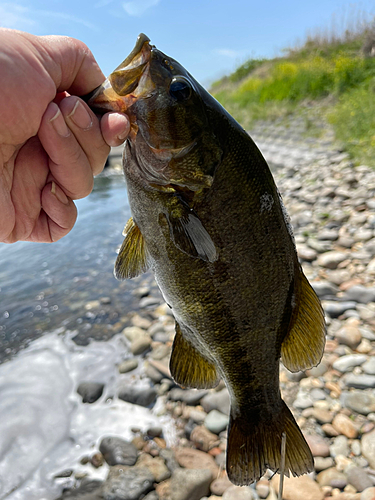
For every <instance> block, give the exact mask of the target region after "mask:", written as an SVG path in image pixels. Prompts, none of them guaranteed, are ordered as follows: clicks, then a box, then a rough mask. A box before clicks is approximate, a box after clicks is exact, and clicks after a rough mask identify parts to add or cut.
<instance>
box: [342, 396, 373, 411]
mask: <svg viewBox="0 0 375 500" xmlns="http://www.w3.org/2000/svg"><path fill="white" fill-rule="evenodd" d="M342 401H343V404H344V406H345V407H346V408H349V409H351V410H354V411H356V412H357V413H360V414H361V415H368V414H369V413H372V412H375V396H374V395H372V394H370V393H368V392H362V391H352V392H345V393H343V394H342Z"/></svg>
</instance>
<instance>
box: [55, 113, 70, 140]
mask: <svg viewBox="0 0 375 500" xmlns="http://www.w3.org/2000/svg"><path fill="white" fill-rule="evenodd" d="M50 123H51V124H52V126H53V128H54V129H55V130H56V132H57V133H58V134H59V135H60V136H61V137H69V135H70V130H69V128H68V126H67V124H66V123H65V119H64V117H63V115H62V114H61V111H60V108H59V107H57V111H56V114H55V115H54V116H53V117H52V118H51V119H50Z"/></svg>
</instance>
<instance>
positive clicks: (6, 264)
mask: <svg viewBox="0 0 375 500" xmlns="http://www.w3.org/2000/svg"><path fill="white" fill-rule="evenodd" d="M77 206H78V212H79V215H78V221H77V223H76V225H75V227H74V229H73V230H72V231H71V233H70V234H69V235H68V236H66V237H64V238H63V239H62V240H61V241H59V242H57V243H53V244H52V245H50V244H36V243H24V242H19V243H16V244H13V245H5V244H1V245H0V422H1V431H0V500H5V499H7V500H24V499H28V500H53V499H55V498H57V497H58V496H59V495H60V493H61V491H62V488H63V487H69V485H70V484H71V483H72V481H73V477H71V478H69V477H63V478H58V477H57V476H60V475H61V473H62V472H64V471H66V470H67V469H68V470H69V469H73V470H74V471H76V472H77V471H78V472H79V471H81V472H82V473H85V472H88V473H89V475H90V476H91V477H93V476H95V475H96V476H98V477H100V478H104V477H105V475H106V474H107V470H108V469H107V468H106V467H101V468H100V469H98V470H94V469H93V467H92V466H90V465H87V466H83V465H81V464H80V460H81V458H82V457H83V456H91V455H92V454H93V453H95V452H96V451H97V449H98V444H99V442H100V440H101V439H102V437H103V436H105V435H107V436H108V435H112V436H113V435H114V436H121V437H123V438H125V439H131V437H132V433H131V430H130V429H131V427H132V426H137V427H138V428H140V429H142V430H144V431H146V430H147V428H149V427H150V426H153V425H161V426H162V427H163V429H164V435H165V436H167V435H168V432H170V429H171V428H172V427H173V426H171V424H170V421H168V420H167V421H165V420H163V419H165V418H166V417H159V416H158V403H159V402H158V403H157V404H156V406H155V407H154V408H153V409H148V408H143V407H140V406H135V405H131V404H129V403H125V402H124V401H121V400H119V399H117V398H116V397H114V395H115V394H117V393H118V390H119V388H121V387H122V386H123V385H124V384H126V385H128V384H135V385H138V386H143V385H145V384H146V385H147V384H149V382H148V380H147V379H146V378H144V374H143V372H142V366H141V364H140V367H139V368H138V369H137V370H134V371H133V372H130V373H128V374H119V371H118V368H117V365H118V364H119V363H121V361H123V360H124V359H127V358H128V357H130V356H131V354H130V352H129V348H128V344H127V342H126V341H125V337H124V336H123V335H122V334H121V333H120V332H121V331H122V329H123V328H124V326H126V324H127V318H128V316H127V315H128V313H129V312H130V311H132V310H135V309H137V307H138V303H139V296H136V295H134V293H133V292H134V291H135V290H136V289H137V287H138V288H139V287H140V286H144V285H145V284H147V285H149V288H150V287H151V289H152V287H153V285H152V282H151V277H150V275H148V277H147V275H146V277H144V276H141V277H139V278H137V279H135V280H128V281H124V282H118V281H116V279H115V278H114V276H113V266H114V262H115V259H116V250H117V248H118V247H119V245H120V244H121V242H122V239H123V236H122V230H123V227H124V225H125V223H126V221H127V219H128V217H129V215H130V210H129V205H128V201H127V196H126V189H125V184H124V181H123V178H122V176H120V175H114V174H111V175H110V174H109V173H108V172H105V173H104V174H102V175H101V176H99V177H98V178H97V179H96V180H95V187H94V190H93V193H92V194H91V195H90V196H89V197H88V198H86V199H83V200H79V201H78V202H77ZM91 304H96V306H95V307H91ZM98 304H100V307H98ZM94 311H95V312H94ZM82 381H93V382H100V383H103V384H105V388H104V392H103V395H102V397H101V398H100V399H99V400H98V401H96V402H95V403H93V404H82V402H81V398H80V396H79V395H78V394H77V386H78V384H79V383H80V382H82ZM63 475H64V474H63Z"/></svg>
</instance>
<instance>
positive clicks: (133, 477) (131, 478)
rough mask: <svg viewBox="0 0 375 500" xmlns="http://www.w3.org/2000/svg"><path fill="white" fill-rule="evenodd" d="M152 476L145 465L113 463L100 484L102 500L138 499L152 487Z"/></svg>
mask: <svg viewBox="0 0 375 500" xmlns="http://www.w3.org/2000/svg"><path fill="white" fill-rule="evenodd" d="M153 483H154V476H153V475H152V473H151V472H150V471H149V470H148V469H146V468H145V467H128V466H126V465H115V466H114V467H111V468H110V470H109V474H108V477H107V479H106V480H105V481H104V483H103V485H102V491H101V493H102V495H103V500H119V499H121V500H122V499H124V500H139V498H140V496H141V495H142V494H145V493H148V492H149V491H150V490H151V489H153Z"/></svg>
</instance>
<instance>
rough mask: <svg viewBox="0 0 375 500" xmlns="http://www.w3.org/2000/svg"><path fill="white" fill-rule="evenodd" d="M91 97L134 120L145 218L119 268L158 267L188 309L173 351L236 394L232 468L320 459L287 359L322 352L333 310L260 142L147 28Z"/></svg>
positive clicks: (134, 179)
mask: <svg viewBox="0 0 375 500" xmlns="http://www.w3.org/2000/svg"><path fill="white" fill-rule="evenodd" d="M88 102H89V105H90V106H91V107H92V108H93V109H94V110H96V111H98V112H103V111H106V110H117V111H123V112H126V113H127V114H128V116H129V117H130V121H131V132H130V135H129V138H128V140H127V142H126V145H125V151H124V172H125V177H126V183H127V189H128V195H129V203H130V208H131V211H132V218H131V219H130V220H129V221H128V223H127V224H126V227H125V230H124V235H125V239H124V242H123V244H122V247H121V249H120V252H119V255H118V258H117V261H116V266H115V275H116V277H117V278H119V279H124V278H133V277H135V276H138V275H139V274H141V273H143V272H145V271H146V270H148V269H151V270H152V271H153V272H154V274H155V278H156V281H157V283H158V285H159V287H160V289H161V291H162V293H163V296H164V299H165V301H166V303H167V304H168V305H169V306H170V307H171V309H172V312H173V315H174V317H175V320H176V336H175V339H174V343H173V349H172V354H171V360H170V370H171V374H172V376H173V378H174V380H175V381H176V382H177V383H178V384H180V385H182V386H184V387H194V388H210V387H215V386H216V385H217V384H218V382H219V380H220V378H223V379H224V381H225V383H226V385H227V387H228V390H229V394H230V400H231V410H230V422H229V428H228V446H227V472H228V476H229V479H230V480H231V481H232V482H233V483H235V484H238V485H245V484H250V483H252V482H254V481H256V480H258V479H259V478H260V477H261V476H262V475H263V474H264V473H265V472H266V470H267V469H271V470H273V471H278V470H279V468H280V453H281V452H280V450H281V442H282V436H283V433H285V435H286V455H285V468H286V471H287V474H289V471H290V472H291V473H292V474H293V475H300V474H304V473H306V472H308V471H312V470H313V458H312V455H311V452H310V449H309V447H308V445H307V443H306V441H305V439H304V437H303V435H302V433H301V431H300V429H299V427H298V425H297V424H296V422H295V420H294V418H293V416H292V414H291V412H290V411H289V409H288V407H287V406H286V404H285V403H284V401H283V400H282V399H281V396H280V387H279V361H280V357H281V360H282V362H283V363H284V365H285V366H286V367H287V368H288V369H289V370H291V371H298V370H305V369H307V368H310V367H312V366H315V365H317V364H318V363H319V361H320V359H321V357H322V354H323V349H324V340H325V323H324V314H323V311H322V308H321V305H320V302H319V299H318V298H317V296H316V294H315V292H314V291H313V289H312V288H311V286H310V284H309V283H308V281H307V279H306V277H305V276H304V274H303V272H302V270H301V266H300V264H299V262H298V258H297V254H296V249H295V245H294V239H293V234H292V229H291V225H290V222H289V219H288V216H287V214H286V211H285V208H284V206H283V203H282V200H281V197H280V194H279V192H278V190H277V188H276V185H275V183H274V180H273V177H272V175H271V172H270V170H269V168H268V166H267V163H266V161H265V160H264V158H263V157H262V155H261V153H260V152H259V150H258V148H257V147H256V145H255V144H254V142H253V141H252V139H251V138H250V137H249V136H248V134H247V133H246V132H245V131H244V130H243V129H242V128H241V126H240V125H239V124H238V123H237V122H236V121H235V120H234V119H233V118H232V117H231V116H230V115H229V114H228V113H227V112H226V111H225V109H224V108H222V106H221V105H220V104H219V103H218V102H217V101H216V100H215V99H214V98H213V97H212V96H211V95H210V94H209V93H208V92H207V91H206V90H205V89H204V88H203V87H202V86H201V85H200V84H199V83H198V82H197V81H196V80H194V78H193V77H192V76H191V75H190V74H189V73H188V72H187V71H186V70H185V69H184V68H183V67H182V66H181V65H180V64H179V63H178V62H177V61H175V60H173V59H171V58H170V57H168V56H166V55H165V54H163V53H162V52H160V51H159V50H157V49H156V48H155V47H154V46H152V45H150V41H149V39H148V38H147V37H146V36H145V35H140V36H139V37H138V41H137V44H136V47H135V48H134V50H133V51H132V52H131V54H130V55H129V56H128V57H127V58H126V59H125V61H124V62H123V63H122V64H120V66H119V67H118V68H117V69H116V70H115V71H114V72H113V73H112V74H111V75H110V76H109V78H108V79H107V80H106V82H105V83H104V84H103V85H102V86H101V87H100V88H98V89H97V90H96V91H94V92H93V94H92V96H91V98H90V99H89V100H88Z"/></svg>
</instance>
